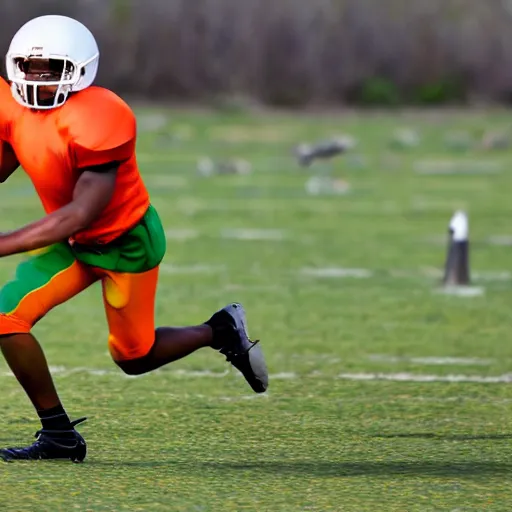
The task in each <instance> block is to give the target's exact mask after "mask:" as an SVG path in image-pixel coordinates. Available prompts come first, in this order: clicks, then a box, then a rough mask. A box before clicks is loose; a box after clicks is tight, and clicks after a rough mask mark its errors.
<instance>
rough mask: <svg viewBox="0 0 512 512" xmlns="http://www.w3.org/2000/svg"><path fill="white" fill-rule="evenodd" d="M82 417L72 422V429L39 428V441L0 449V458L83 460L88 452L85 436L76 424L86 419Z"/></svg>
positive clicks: (9, 459) (11, 459)
mask: <svg viewBox="0 0 512 512" xmlns="http://www.w3.org/2000/svg"><path fill="white" fill-rule="evenodd" d="M85 420H86V418H81V419H79V420H75V421H72V422H71V426H72V427H73V429H72V430H44V429H42V430H39V431H38V432H37V433H36V438H37V441H36V442H35V443H34V444H32V445H30V446H27V447H25V448H5V449H2V450H0V460H4V461H5V462H13V461H15V460H41V459H69V460H71V461H72V462H82V461H83V460H84V459H85V455H86V453H87V445H86V443H85V440H84V438H83V437H82V436H81V435H80V434H79V433H78V432H77V431H76V430H75V428H74V427H75V426H76V425H78V424H79V423H82V422H83V421H85Z"/></svg>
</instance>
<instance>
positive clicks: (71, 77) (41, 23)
mask: <svg viewBox="0 0 512 512" xmlns="http://www.w3.org/2000/svg"><path fill="white" fill-rule="evenodd" d="M98 60H99V51H98V46H97V44H96V41H95V39H94V36H93V35H92V34H91V32H90V31H89V30H88V29H87V28H86V27H85V26H84V25H82V24H81V23H79V22H78V21H76V20H73V19H72V18H67V17H65V16H42V17H40V18H35V19H34V20H32V21H29V22H28V23H27V24H25V25H24V26H23V27H22V28H21V29H20V30H19V31H18V33H17V34H16V35H15V36H14V38H13V40H12V42H11V46H10V48H9V51H8V53H7V56H6V68H7V76H8V78H9V80H10V81H11V84H12V85H11V90H12V94H13V96H14V98H15V99H16V100H17V101H18V103H21V104H22V105H23V106H25V107H29V108H34V109H51V108H57V107H60V106H62V105H63V104H64V103H65V102H66V100H67V98H68V96H69V94H70V93H72V92H76V91H80V90H83V89H85V88H87V87H89V86H90V85H91V84H92V83H93V81H94V79H95V78H96V73H97V70H98Z"/></svg>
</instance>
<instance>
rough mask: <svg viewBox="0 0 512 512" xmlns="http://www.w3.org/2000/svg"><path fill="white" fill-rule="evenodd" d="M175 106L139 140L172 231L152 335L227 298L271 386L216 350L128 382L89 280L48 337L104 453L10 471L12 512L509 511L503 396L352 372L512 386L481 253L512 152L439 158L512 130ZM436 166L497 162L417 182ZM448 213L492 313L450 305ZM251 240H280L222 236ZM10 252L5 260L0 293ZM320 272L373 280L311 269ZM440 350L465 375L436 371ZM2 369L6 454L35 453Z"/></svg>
mask: <svg viewBox="0 0 512 512" xmlns="http://www.w3.org/2000/svg"><path fill="white" fill-rule="evenodd" d="M151 112H153V113H154V114H157V115H161V114H162V112H161V111H159V110H158V109H149V110H141V111H139V114H140V119H141V122H142V121H144V120H147V116H148V114H149V113H151ZM164 114H166V115H168V124H167V126H165V127H162V128H159V129H158V131H157V133H154V132H151V131H150V130H147V129H146V128H144V126H143V125H142V127H141V133H140V142H139V146H138V148H139V160H140V165H141V169H142V172H143V175H144V177H145V179H146V182H147V184H148V187H149V189H150V191H151V194H152V198H153V202H154V204H155V206H156V207H157V208H158V210H159V212H160V214H161V216H162V218H163V220H164V222H165V227H166V229H168V230H169V231H170V234H171V236H172V237H173V238H171V239H170V240H169V246H168V253H167V255H166V258H165V260H164V266H163V269H162V275H161V284H160V287H159V290H158V307H157V321H158V323H159V324H171V325H185V324H189V323H198V322H201V321H204V320H205V319H207V318H208V317H209V315H210V314H211V313H212V312H213V311H214V310H216V309H217V308H219V307H222V306H223V305H224V304H225V303H227V302H229V301H231V300H237V301H241V302H243V303H244V305H245V307H246V309H247V312H248V320H249V327H250V330H251V334H252V335H253V336H254V337H259V338H261V339H262V346H263V348H264V350H265V353H266V356H267V360H268V366H269V370H270V373H271V378H270V389H269V392H268V393H267V394H266V395H265V396H257V395H254V394H252V392H251V390H250V388H249V387H248V386H247V385H246V384H245V382H244V381H243V380H242V379H241V378H239V377H238V376H237V375H236V372H234V371H229V373H227V374H225V372H226V370H227V369H228V367H227V366H226V364H225V363H224V361H223V359H222V358H221V357H219V356H218V355H217V354H215V353H213V352H212V351H207V350H204V351H200V352H198V353H196V354H194V355H192V356H191V357H189V358H187V359H185V360H182V361H180V362H178V363H175V364H174V365H171V366H169V367H167V368H165V369H163V370H161V371H159V372H156V373H154V374H152V375H148V376H144V377H141V378H135V379H133V378H132V379H129V378H125V377H123V376H122V375H121V373H120V372H119V371H118V370H117V369H116V368H115V367H114V365H113V363H112V362H111V361H110V359H109V357H108V355H107V347H106V334H107V332H106V324H105V321H104V313H103V311H102V304H101V295H100V289H99V288H98V287H93V288H92V289H90V290H87V291H86V292H85V293H84V294H83V295H81V296H79V297H77V298H75V299H74V300H73V301H71V302H70V303H68V304H65V305H63V306H61V307H59V308H58V309H56V310H54V311H52V312H51V313H50V314H49V315H48V316H47V317H46V318H45V319H44V320H43V321H42V322H41V323H40V324H38V326H37V327H36V329H35V333H36V334H37V335H38V337H39V338H40V340H41V341H42V343H43V345H44V347H45V349H46V351H47V355H48V359H49V361H50V364H51V365H52V366H53V367H55V373H56V381H57V384H58V386H59V389H60V393H61V395H62V399H63V401H64V404H65V406H66V407H67V409H68V411H69V412H70V414H71V415H72V416H73V417H79V416H81V415H87V416H88V417H89V421H88V422H87V423H85V424H84V425H81V426H80V427H79V429H80V431H81V432H82V433H83V434H84V436H85V437H86V439H87V441H88V443H89V456H88V458H87V460H86V462H85V463H84V464H83V465H73V464H71V463H63V462H55V463H48V462H41V463H20V464H4V465H0V482H1V485H0V497H1V503H2V505H1V510H6V511H7V510H8V511H37V512H39V511H54V510H59V511H60V510H62V511H66V512H67V511H71V510H91V511H103V510H115V511H118V510H119V511H122V510H128V511H138V510H143V511H153V510H162V511H164V510H165V511H197V512H199V511H241V510H247V511H249V510H250V511H272V512H273V511H299V510H315V511H330V510H333V511H355V512H359V511H393V512H396V511H407V512H410V511H431V510H432V511H434V510H436V511H437V510H443V511H444V510H449V511H455V510H458V511H481V510H486V511H487V510H493V511H494V510H496V511H497V510H503V511H507V510H510V504H511V503H512V491H511V490H510V489H511V485H512V477H511V471H512V463H511V462H510V460H511V457H512V448H511V438H512V430H511V428H510V422H511V420H512V414H511V412H510V411H511V406H512V388H511V386H510V385H509V384H506V383H505V384H504V383H492V382H491V383H473V382H457V383H452V382H421V383H418V382H410V381H396V380H377V381H376V380H368V381H356V380H347V379H344V378H340V375H342V374H345V375H347V374H348V376H349V377H350V376H351V377H352V378H353V377H354V375H356V374H361V373H363V374H367V375H368V374H369V375H371V374H385V375H387V376H388V378H396V377H397V376H398V375H397V374H404V373H405V374H409V377H411V375H412V376H413V378H414V377H418V376H422V375H423V376H425V375H429V376H433V377H439V378H440V377H443V376H444V377H447V376H448V378H450V377H449V376H453V375H462V376H466V377H468V376H469V377H473V378H478V377H480V378H484V377H492V376H501V375H504V374H507V372H510V368H511V366H512V343H511V341H512V339H511V335H510V332H511V314H510V312H511V307H512V288H511V286H510V284H511V281H510V274H508V272H510V271H511V270H512V269H511V261H512V259H511V251H512V248H511V247H507V246H506V245H493V244H491V243H490V237H492V236H512V228H511V227H510V219H511V213H512V202H511V201H510V197H511V196H510V191H511V190H512V174H511V172H510V171H509V164H510V162H511V161H512V150H504V151H490V152H486V151H482V150H477V149H475V150H470V151H469V150H468V151H467V152H461V151H453V150H451V149H449V148H447V146H446V145H445V143H444V139H445V136H446V135H447V134H448V133H449V132H450V131H452V130H466V131H468V133H470V134H472V135H475V136H476V135H478V134H479V133H481V132H482V131H485V130H486V129H494V130H496V129H497V130H502V129H508V128H509V124H510V123H509V115H510V114H509V113H508V112H502V111H497V112H487V113H457V112H452V113H449V112H445V113H442V114H440V113H431V112H424V113H421V112H418V113H416V114H414V113H413V114H411V113H409V114H395V115H392V114H369V113H366V114H364V113H362V114H359V115H356V114H353V113H347V114H343V115H341V114H340V115H339V116H334V115H331V116H314V115H308V116H302V117H294V116H287V115H277V114H274V115H270V114H265V115H263V114H257V115H252V116H248V115H241V114H239V115H238V114H237V115H224V116H223V115H215V114H207V113H201V112H185V111H169V112H167V113H165V112H164ZM401 127H412V128H414V129H416V130H418V132H419V134H420V135H421V142H420V144H419V146H417V147H414V148H410V149H406V150H393V149H390V148H389V145H388V142H389V139H390V135H391V134H392V132H393V131H394V130H395V129H396V128H401ZM339 133H348V134H351V135H353V136H355V137H356V138H357V139H358V140H359V146H358V147H357V148H356V149H355V150H354V152H353V154H352V155H347V157H346V158H340V159H337V160H335V161H333V162H332V163H331V164H321V165H319V166H315V167H313V168H312V169H310V170H304V169H300V168H298V167H297V165H296V163H295V161H294V159H293V158H292V157H291V154H290V150H291V148H292V147H293V145H294V144H296V143H297V142H300V141H307V140H312V141H315V140H319V139H322V138H324V137H328V136H331V135H335V134H339ZM202 156H210V157H214V158H221V157H240V158H244V159H246V160H248V161H249V162H250V163H251V164H252V167H253V172H252V173H251V174H249V175H247V176H213V177H200V176H198V174H197V172H196V168H195V166H196V161H197V159H198V158H200V157H202ZM424 160H429V161H432V160H435V161H449V162H452V161H460V162H461V167H460V169H462V170H468V169H469V170H470V169H471V166H472V165H474V163H475V162H484V164H485V166H487V165H488V163H489V162H490V163H491V164H492V163H497V164H499V165H501V166H502V168H501V172H497V173H494V174H492V173H491V174H461V175H422V174H418V173H416V172H414V167H415V165H416V164H417V163H418V162H419V161H424ZM312 174H323V175H328V174H332V175H334V176H337V177H339V178H341V179H344V180H346V181H348V182H349V183H350V185H351V187H352V189H351V192H350V193H349V194H348V195H346V196H339V197H312V196H310V195H308V194H307V193H306V192H305V182H306V181H307V179H308V178H309V177H310V176H311V175H312ZM456 208H465V209H466V210H467V211H468V212H469V215H470V229H471V269H472V271H473V273H474V275H475V280H474V283H473V284H474V285H475V286H481V287H484V288H485V294H484V295H482V296H480V297H466V298H461V297H452V296H445V295H442V294H439V293H436V290H437V288H438V284H439V275H440V274H439V273H440V272H441V270H442V267H443V264H444V258H445V250H446V244H445V242H446V240H445V235H446V229H447V224H448V221H449V219H450V216H451V215H452V213H453V211H454V210H455V209H456ZM0 209H1V213H2V223H1V229H3V230H9V229H13V228H15V227H16V226H18V225H20V224H22V223H25V222H28V221H30V220H32V219H35V218H37V217H38V216H39V215H40V214H41V208H40V206H39V203H38V202H37V199H36V198H35V196H34V194H33V192H32V191H31V188H30V184H29V182H28V180H27V179H26V178H25V177H24V176H23V174H21V173H20V174H19V175H16V176H14V177H12V178H11V180H9V182H8V183H6V184H4V185H2V202H1V204H0ZM237 229H238V230H240V229H258V230H271V229H272V230H280V232H281V234H282V235H283V237H282V239H279V238H277V239H274V240H266V241H265V240H263V241H258V240H237V239H232V238H229V237H227V238H226V237H224V236H223V235H226V230H237ZM183 230H188V232H184V231H183ZM180 233H181V234H183V238H181V239H179V236H178V235H180ZM227 234H229V232H228V233H227ZM185 235H188V236H189V237H188V238H187V237H186V236H185ZM195 235H197V237H194V236H195ZM278 235H279V233H278ZM19 260H20V258H17V257H12V258H7V259H5V260H4V261H3V262H2V266H1V268H0V277H1V278H2V279H3V280H7V279H8V278H10V277H11V275H12V273H13V272H14V269H15V266H16V263H17V262H18V261H19ZM326 267H334V268H352V269H366V270H369V271H371V272H372V274H371V275H370V277H367V278H364V277H362V278H357V277H338V278H333V277H331V278H329V277H323V278H322V277H315V276H311V275H307V274H304V273H302V271H303V269H319V268H326ZM428 357H430V358H434V359H430V360H428V359H427V360H425V359H421V358H428ZM442 357H445V358H446V357H452V358H471V359H473V361H472V360H468V361H466V362H464V361H460V360H455V361H452V362H450V361H444V362H443V361H439V360H438V359H435V358H442ZM435 363H438V364H435ZM439 363H442V364H439ZM92 370H101V371H92ZM6 372H7V368H6V366H5V364H4V362H3V361H2V362H1V363H0V373H1V374H2V376H0V382H1V387H2V394H1V395H0V396H1V398H0V407H1V410H2V411H3V414H2V415H1V416H0V428H1V429H0V443H1V444H2V445H11V444H13V443H15V444H17V443H28V442H30V441H31V436H32V435H33V433H34V432H35V430H36V429H37V428H38V423H37V421H36V420H35V418H34V413H33V411H32V410H31V407H30V406H29V403H28V400H27V399H26V398H25V397H24V395H23V394H22V392H21V391H20V389H19V388H18V386H17V384H16V382H15V380H14V378H12V377H8V376H6V375H5V374H6ZM192 372H195V373H192ZM392 374H393V375H394V376H395V377H389V376H390V375H392Z"/></svg>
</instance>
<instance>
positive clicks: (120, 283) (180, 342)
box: [103, 268, 268, 392]
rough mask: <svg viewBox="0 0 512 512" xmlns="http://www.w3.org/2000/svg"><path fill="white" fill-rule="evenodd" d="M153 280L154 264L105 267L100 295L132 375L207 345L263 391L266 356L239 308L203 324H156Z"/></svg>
mask: <svg viewBox="0 0 512 512" xmlns="http://www.w3.org/2000/svg"><path fill="white" fill-rule="evenodd" d="M157 281H158V268H155V269H153V270H150V271H148V272H145V273H141V274H116V273H112V272H108V273H106V276H105V278H104V280H103V296H104V301H105V308H106V313H107V319H108V323H109V329H110V335H109V348H110V352H111V354H112V358H113V359H114V361H115V362H116V364H117V365H118V366H119V367H120V368H121V369H122V370H123V371H124V372H126V373H128V374H130V375H140V374H144V373H147V372H150V371H152V370H155V369H157V368H160V367H161V366H164V365H166V364H168V363H171V362H173V361H176V360H178V359H181V358H183V357H185V356H187V355H189V354H191V353H192V352H194V351H196V350H198V349H200V348H203V347H211V348H214V349H216V350H219V351H220V352H221V353H222V354H224V355H225V356H226V357H227V359H228V360H229V361H230V362H231V363H232V364H233V365H234V366H235V367H236V368H238V369H239V370H240V371H241V372H242V374H243V375H244V376H245V378H246V379H247V381H248V382H249V384H250V385H251V387H252V388H253V389H254V391H256V392H263V391H265V390H266V388H267V385H268V376H267V369H266V366H265V361H264V358H263V354H262V352H261V350H260V347H256V344H255V343H252V342H251V341H250V340H249V337H248V335H247V331H246V320H245V312H244V310H243V308H242V307H241V306H240V305H239V304H231V305H229V306H227V307H226V308H224V309H223V310H221V311H219V312H217V313H216V314H214V315H213V316H212V317H211V318H210V320H208V321H207V322H205V323H204V324H201V325H196V326H189V327H158V328H157V329H156V330H155V328H154V303H155V294H156V287H157Z"/></svg>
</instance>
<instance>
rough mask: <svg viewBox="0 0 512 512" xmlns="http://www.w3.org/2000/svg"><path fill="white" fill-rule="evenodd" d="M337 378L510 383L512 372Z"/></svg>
mask: <svg viewBox="0 0 512 512" xmlns="http://www.w3.org/2000/svg"><path fill="white" fill-rule="evenodd" d="M338 379H341V380H353V381H392V382H452V383H453V382H467V383H480V384H507V383H512V374H510V373H507V374H503V375H494V376H493V375H490V376H483V375H424V374H416V373H340V374H339V375H338Z"/></svg>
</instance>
